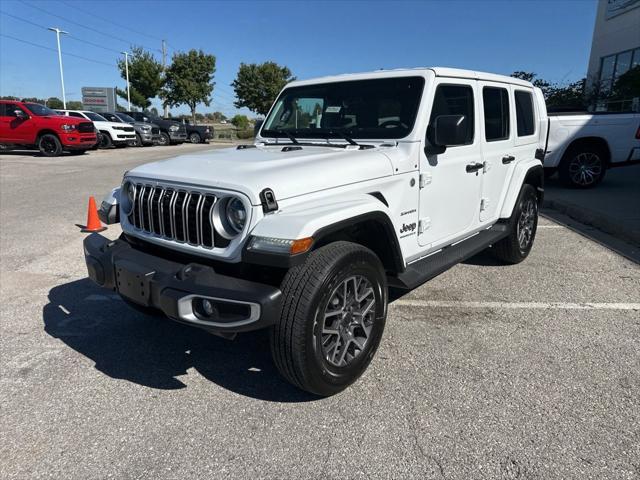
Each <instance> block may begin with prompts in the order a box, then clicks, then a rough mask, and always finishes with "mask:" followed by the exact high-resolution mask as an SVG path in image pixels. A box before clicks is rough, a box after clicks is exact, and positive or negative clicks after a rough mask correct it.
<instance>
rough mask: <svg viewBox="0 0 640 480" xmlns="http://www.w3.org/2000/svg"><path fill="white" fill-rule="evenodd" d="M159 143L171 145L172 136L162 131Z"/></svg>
mask: <svg viewBox="0 0 640 480" xmlns="http://www.w3.org/2000/svg"><path fill="white" fill-rule="evenodd" d="M158 143H159V144H160V145H161V146H163V147H166V146H169V145H171V137H169V134H168V133H166V132H160V140H159V141H158Z"/></svg>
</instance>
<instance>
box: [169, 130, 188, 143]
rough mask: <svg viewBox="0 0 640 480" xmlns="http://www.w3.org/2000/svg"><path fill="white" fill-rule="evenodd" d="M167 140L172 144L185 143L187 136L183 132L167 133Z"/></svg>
mask: <svg viewBox="0 0 640 480" xmlns="http://www.w3.org/2000/svg"><path fill="white" fill-rule="evenodd" d="M169 138H170V139H171V141H172V142H186V141H187V134H186V133H185V132H169Z"/></svg>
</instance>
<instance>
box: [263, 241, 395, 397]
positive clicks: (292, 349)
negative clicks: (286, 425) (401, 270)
mask: <svg viewBox="0 0 640 480" xmlns="http://www.w3.org/2000/svg"><path fill="white" fill-rule="evenodd" d="M281 288H282V294H283V297H284V303H283V307H282V314H281V317H280V321H279V323H278V324H276V325H275V326H274V327H272V329H271V335H270V338H271V353H272V355H273V359H274V362H275V364H276V366H277V367H278V370H279V371H280V373H281V374H282V376H284V377H285V378H286V379H287V380H288V381H289V382H291V383H292V384H293V385H295V386H297V387H298V388H300V389H302V390H306V391H307V392H310V393H313V394H316V395H321V396H329V395H334V394H336V393H338V392H340V391H342V390H344V389H345V388H346V387H348V386H349V385H351V384H352V383H353V382H355V381H356V380H357V379H358V378H359V377H360V376H361V375H362V373H363V372H364V371H365V370H366V368H367V366H368V365H369V363H370V362H371V359H372V358H373V356H374V354H375V352H376V350H377V348H378V345H379V344H380V339H381V338H382V333H383V331H384V325H385V320H386V316H387V284H386V276H385V271H384V268H383V266H382V264H381V262H380V260H379V259H378V257H377V256H376V255H375V254H374V253H373V252H372V251H371V250H369V249H367V248H365V247H362V246H361V245H357V244H354V243H350V242H335V243H331V244H329V245H326V246H324V247H321V248H319V249H318V250H315V251H313V252H312V253H311V254H310V255H309V257H308V258H307V260H306V261H305V263H304V264H302V265H299V266H296V267H293V268H291V269H290V270H289V272H288V273H287V275H286V276H285V278H284V280H283V282H282V287H281Z"/></svg>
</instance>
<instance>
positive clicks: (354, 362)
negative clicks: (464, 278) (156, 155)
mask: <svg viewBox="0 0 640 480" xmlns="http://www.w3.org/2000/svg"><path fill="white" fill-rule="evenodd" d="M546 125H547V122H546V108H545V103H544V100H543V97H542V93H541V92H540V90H538V89H536V88H533V87H532V85H531V84H530V83H528V82H524V81H521V80H518V79H515V78H510V77H505V76H498V75H492V74H485V73H479V72H472V71H464V70H454V69H448V68H422V69H411V70H393V71H378V72H374V73H365V74H356V75H341V76H335V77H327V78H320V79H315V80H306V81H296V82H293V83H290V84H289V85H287V86H286V87H285V88H284V89H283V91H282V92H281V93H280V95H279V97H278V98H277V100H276V102H275V104H274V106H273V107H272V109H271V111H270V113H269V115H268V116H267V118H266V120H265V122H264V124H263V125H262V127H261V130H260V132H259V135H258V137H257V138H256V142H255V144H254V145H240V146H238V147H237V148H235V149H224V150H215V151H207V152H203V153H196V154H189V155H183V156H180V157H178V158H175V159H171V160H164V161H160V162H155V163H150V164H146V165H142V166H140V167H138V168H135V169H134V170H131V171H129V172H127V173H126V174H125V175H124V179H123V181H122V185H121V187H119V188H116V189H114V190H113V191H112V193H111V194H110V195H108V196H107V198H106V199H105V200H104V201H103V203H102V205H101V207H100V216H101V218H102V219H103V221H105V223H115V222H118V221H119V222H120V223H121V225H122V230H123V234H122V236H121V237H120V238H119V239H118V240H115V241H110V240H107V239H106V238H104V237H102V236H100V235H98V234H92V235H90V236H89V237H87V238H86V239H85V242H84V251H85V258H86V263H87V267H88V271H89V276H90V277H91V279H93V280H94V281H95V282H96V283H97V284H98V285H101V286H104V287H107V288H110V289H113V290H115V291H117V292H119V293H120V295H121V296H122V298H123V299H125V300H126V301H127V302H128V303H130V304H131V305H132V306H135V307H143V308H145V309H148V310H151V311H159V312H163V313H164V314H165V315H167V316H168V317H170V318H172V319H174V320H176V321H180V322H184V323H187V324H190V325H193V326H197V327H201V328H203V329H205V330H208V331H210V332H212V333H216V334H218V335H222V336H225V337H230V338H233V336H235V334H237V333H238V332H244V331H248V330H255V329H259V328H264V327H269V328H270V331H271V332H270V338H271V340H270V343H271V351H272V354H273V358H274V361H275V363H276V365H277V367H278V369H279V370H280V372H281V373H282V375H283V376H284V377H285V378H286V379H287V380H289V381H290V382H291V383H293V384H294V385H296V386H298V387H300V388H302V389H304V390H307V391H309V392H312V393H315V394H318V395H331V394H334V393H336V392H339V391H340V390H342V389H344V388H345V387H347V386H348V385H349V384H351V383H352V382H354V381H355V380H356V379H357V378H358V377H359V376H360V375H361V374H362V373H363V371H364V370H365V369H366V368H367V366H368V364H369V362H370V361H371V359H372V358H373V355H374V353H375V351H376V349H377V348H378V345H379V343H380V339H381V337H382V332H383V330H384V325H385V318H386V315H387V302H388V290H389V288H393V289H394V291H402V290H408V289H412V288H415V287H417V286H418V285H420V284H422V283H423V282H425V281H427V280H429V279H430V278H433V277H434V276H436V275H438V274H440V273H442V272H444V271H445V270H447V269H448V268H450V267H451V266H453V265H455V264H457V263H459V262H461V261H463V260H464V259H466V258H468V257H470V256H472V255H474V254H476V253H478V252H480V251H482V250H484V249H486V248H489V247H491V250H490V251H491V252H493V253H494V254H495V255H496V256H497V257H498V258H500V259H502V260H504V261H505V262H508V263H518V262H521V261H522V260H524V259H525V258H526V257H527V255H528V253H529V251H530V250H531V247H532V244H533V240H534V237H535V233H536V227H537V218H538V206H539V205H540V202H541V201H542V195H543V188H542V187H543V176H544V175H543V169H542V162H541V160H542V159H543V157H544V143H545V137H546Z"/></svg>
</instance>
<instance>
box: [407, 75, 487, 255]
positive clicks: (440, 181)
mask: <svg viewBox="0 0 640 480" xmlns="http://www.w3.org/2000/svg"><path fill="white" fill-rule="evenodd" d="M476 84H477V82H476V81H475V80H466V79H457V78H456V79H447V78H436V81H435V84H434V92H435V93H434V99H433V105H432V107H431V112H430V116H429V128H433V124H434V122H435V119H436V118H437V117H438V116H439V115H464V116H465V121H466V122H467V132H466V139H465V141H464V142H463V143H462V144H460V145H453V146H449V147H447V149H446V151H445V152H444V153H441V154H439V155H426V154H425V152H424V150H423V149H421V151H420V178H421V180H420V187H421V188H420V203H419V216H420V221H419V224H418V243H419V245H420V246H421V247H425V248H426V249H430V248H435V247H439V246H444V245H447V244H449V243H452V242H454V241H456V240H457V239H460V238H462V237H464V236H465V235H467V234H468V233H469V232H470V231H471V230H473V229H474V228H476V227H477V226H478V224H479V222H478V212H479V209H480V191H481V185H482V176H481V174H482V171H481V170H480V171H479V170H478V169H477V167H476V168H475V169H474V168H471V169H469V166H472V167H473V166H476V165H478V164H480V166H481V164H482V154H481V151H480V139H479V137H480V134H479V132H478V128H477V125H478V124H479V122H478V118H479V113H478V108H477V101H476V99H477V85H476Z"/></svg>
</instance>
